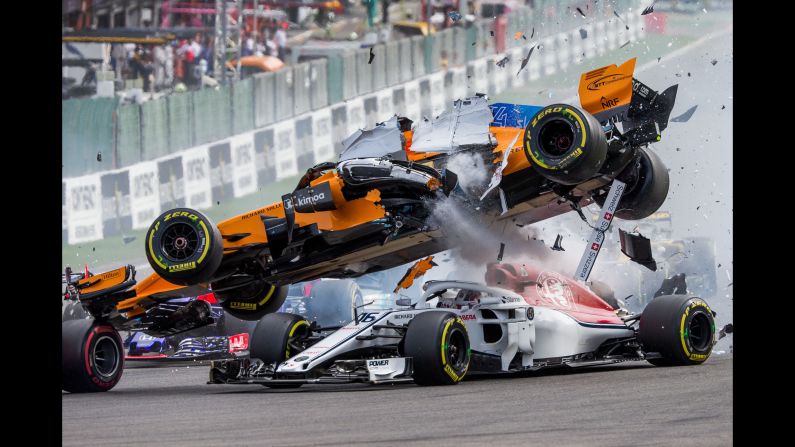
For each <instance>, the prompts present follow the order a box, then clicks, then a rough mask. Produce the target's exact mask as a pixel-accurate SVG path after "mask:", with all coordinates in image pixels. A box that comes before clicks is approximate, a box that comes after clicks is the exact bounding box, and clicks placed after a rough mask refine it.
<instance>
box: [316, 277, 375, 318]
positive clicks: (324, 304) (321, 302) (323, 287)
mask: <svg viewBox="0 0 795 447" xmlns="http://www.w3.org/2000/svg"><path fill="white" fill-rule="evenodd" d="M362 303H363V301H362V291H361V290H360V289H359V285H358V284H356V281H354V280H352V279H331V280H327V281H319V282H317V283H316V284H314V285H313V286H312V291H311V297H310V298H309V300H308V301H307V307H308V309H307V315H306V318H307V319H309V320H310V321H316V322H317V324H318V325H319V326H320V327H334V326H345V325H346V324H348V323H350V322H351V321H353V319H354V311H353V307H354V306H361V305H362Z"/></svg>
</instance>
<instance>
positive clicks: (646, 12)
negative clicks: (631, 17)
mask: <svg viewBox="0 0 795 447" xmlns="http://www.w3.org/2000/svg"><path fill="white" fill-rule="evenodd" d="M655 3H657V0H654V1H653V2H651V6H649V7H647V8H646V9H644V10H643V12H642V13H640V15H642V16H645V15H646V14H651V13H653V12H654V4H655Z"/></svg>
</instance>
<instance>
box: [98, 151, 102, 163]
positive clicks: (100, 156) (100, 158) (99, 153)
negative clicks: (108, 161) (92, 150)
mask: <svg viewBox="0 0 795 447" xmlns="http://www.w3.org/2000/svg"><path fill="white" fill-rule="evenodd" d="M97 161H102V152H97Z"/></svg>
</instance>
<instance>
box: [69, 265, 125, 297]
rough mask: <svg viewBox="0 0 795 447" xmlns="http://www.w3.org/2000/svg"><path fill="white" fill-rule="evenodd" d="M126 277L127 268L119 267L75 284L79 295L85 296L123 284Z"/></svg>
mask: <svg viewBox="0 0 795 447" xmlns="http://www.w3.org/2000/svg"><path fill="white" fill-rule="evenodd" d="M126 277H127V267H120V268H117V269H116V270H111V271H109V272H105V273H100V274H99V275H94V276H89V277H87V278H83V279H81V280H80V281H78V282H77V286H78V288H80V293H82V294H84V295H87V294H89V293H93V292H98V291H100V290H105V289H109V288H111V287H113V286H117V285H119V284H121V283H123V282H124V280H125V279H126Z"/></svg>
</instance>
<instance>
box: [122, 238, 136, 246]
mask: <svg viewBox="0 0 795 447" xmlns="http://www.w3.org/2000/svg"><path fill="white" fill-rule="evenodd" d="M121 240H122V242H124V244H125V245H126V244H129V243H130V242H132V241H134V240H135V236H122V238H121Z"/></svg>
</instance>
